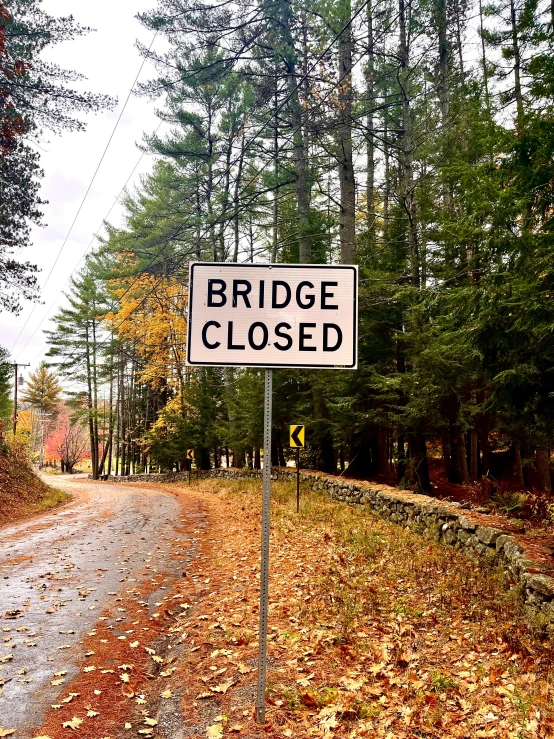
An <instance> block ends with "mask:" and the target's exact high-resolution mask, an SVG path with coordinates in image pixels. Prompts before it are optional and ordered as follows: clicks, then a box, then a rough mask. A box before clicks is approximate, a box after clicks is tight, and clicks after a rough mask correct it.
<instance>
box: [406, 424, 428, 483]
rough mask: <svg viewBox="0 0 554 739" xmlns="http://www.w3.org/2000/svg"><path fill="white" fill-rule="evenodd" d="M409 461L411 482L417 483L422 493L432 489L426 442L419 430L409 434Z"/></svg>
mask: <svg viewBox="0 0 554 739" xmlns="http://www.w3.org/2000/svg"><path fill="white" fill-rule="evenodd" d="M409 447H410V462H411V467H410V469H411V478H412V482H413V483H415V484H417V485H418V487H420V488H421V490H422V491H423V492H424V493H430V492H431V490H432V487H431V480H430V479H429V463H428V461H427V444H426V441H425V436H424V434H423V433H422V432H421V431H416V432H415V433H414V434H410V437H409Z"/></svg>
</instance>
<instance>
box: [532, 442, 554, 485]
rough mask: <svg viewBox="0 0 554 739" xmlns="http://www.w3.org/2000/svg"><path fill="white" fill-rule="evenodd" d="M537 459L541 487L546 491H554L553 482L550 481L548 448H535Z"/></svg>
mask: <svg viewBox="0 0 554 739" xmlns="http://www.w3.org/2000/svg"><path fill="white" fill-rule="evenodd" d="M535 459H536V461H537V476H538V478H539V488H540V489H541V490H542V491H544V492H546V493H551V492H552V484H551V482H550V463H549V460H548V449H537V450H535Z"/></svg>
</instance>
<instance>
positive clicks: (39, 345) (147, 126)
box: [0, 0, 161, 374]
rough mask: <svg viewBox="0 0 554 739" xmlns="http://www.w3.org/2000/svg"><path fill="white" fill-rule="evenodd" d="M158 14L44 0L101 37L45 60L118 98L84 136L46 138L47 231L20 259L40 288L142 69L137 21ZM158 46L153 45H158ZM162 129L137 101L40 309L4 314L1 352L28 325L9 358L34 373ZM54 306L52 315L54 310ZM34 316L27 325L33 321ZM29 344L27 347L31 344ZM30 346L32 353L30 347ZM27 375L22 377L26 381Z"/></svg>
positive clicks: (112, 4) (137, 1)
mask: <svg viewBox="0 0 554 739" xmlns="http://www.w3.org/2000/svg"><path fill="white" fill-rule="evenodd" d="M154 6H155V0H95V2H91V3H84V2H79V3H76V2H75V0H43V7H44V9H45V10H46V11H47V12H49V13H51V14H52V15H58V16H59V15H70V14H73V16H74V17H75V19H76V20H77V21H78V22H79V23H81V24H82V25H85V26H90V27H92V28H94V29H96V31H95V32H94V33H91V34H90V35H88V36H86V37H82V38H78V39H77V40H75V41H71V42H67V43H63V44H60V45H59V46H56V47H53V48H52V49H51V50H50V51H49V55H48V58H49V59H51V60H52V61H56V62H57V63H58V64H60V65H62V66H64V67H66V68H69V69H74V70H77V71H79V72H82V73H83V74H84V75H85V76H86V77H87V82H86V86H87V89H89V90H90V91H93V92H102V93H107V94H110V95H112V96H114V97H117V98H118V105H117V107H116V109H115V110H114V111H112V112H101V113H98V114H96V115H92V116H88V117H87V121H88V125H87V130H86V131H85V132H84V133H64V134H62V135H61V136H53V135H48V136H47V140H46V141H45V142H44V143H42V144H41V146H42V148H43V149H44V150H45V151H41V165H42V168H43V169H44V179H43V181H42V192H41V196H42V198H43V199H45V200H48V201H49V203H48V205H46V206H44V216H45V217H44V222H45V224H46V227H45V228H40V229H35V230H34V232H33V246H32V248H30V249H28V250H26V251H25V252H23V253H22V254H21V259H23V260H28V261H30V262H32V263H35V264H37V265H38V266H39V267H40V268H41V270H42V272H41V273H40V274H39V277H38V279H39V282H40V284H41V287H42V286H43V285H44V282H45V281H46V278H47V276H48V273H49V272H50V270H51V268H52V265H53V264H54V261H55V259H56V256H57V254H58V252H59V250H60V248H61V246H62V244H63V241H64V239H65V237H66V236H67V233H68V231H69V228H70V226H71V223H72V221H73V219H74V218H75V214H76V213H77V210H78V208H79V205H80V203H81V200H82V198H83V196H84V194H85V192H86V189H87V187H88V185H89V182H90V180H91V178H92V176H93V174H94V170H95V169H96V167H97V165H98V162H99V161H100V157H101V156H102V152H103V150H104V148H105V146H106V144H107V142H108V139H109V137H110V134H111V132H112V130H113V127H114V125H115V122H116V120H117V118H118V116H119V113H120V111H121V108H122V106H123V104H124V103H125V99H126V98H127V95H128V93H129V89H130V87H131V85H132V84H133V81H134V79H135V77H136V74H137V72H138V70H139V68H140V65H141V57H140V56H139V53H138V51H137V49H136V48H135V41H136V39H137V38H138V39H140V40H141V41H142V42H143V43H145V44H146V45H149V44H150V42H151V40H152V34H151V33H150V32H149V31H147V29H145V28H143V27H142V26H141V25H140V24H139V22H138V21H137V20H136V19H135V15H136V14H137V13H138V12H140V11H144V10H148V9H150V8H152V7H154ZM159 41H160V42H161V39H156V44H157V42H159ZM152 76H153V69H152V67H151V66H150V65H148V64H146V65H145V66H144V68H143V71H142V74H141V77H140V80H141V81H142V80H145V79H148V78H149V77H152ZM158 123H159V121H158V119H157V118H156V116H155V106H154V105H153V104H152V102H150V101H148V100H145V99H144V98H137V97H135V96H133V97H132V98H131V100H130V101H129V103H128V104H127V107H126V109H125V112H124V114H123V118H122V119H121V122H120V124H119V126H118V128H117V131H116V133H115V136H114V138H113V140H112V142H111V144H110V147H109V149H108V152H107V154H106V157H105V159H104V162H103V163H102V166H101V168H100V170H99V172H98V175H97V177H96V179H95V181H94V184H93V186H92V189H91V191H90V193H89V195H88V196H87V199H86V201H85V204H84V206H83V209H82V210H81V213H80V215H79V218H78V219H77V222H76V223H75V226H74V227H73V230H72V232H71V235H70V237H69V239H68V241H67V243H66V245H65V247H64V249H63V252H62V254H61V257H60V259H59V261H58V263H57V265H56V268H55V270H54V272H53V273H52V276H51V277H50V280H49V281H48V284H47V285H46V287H45V289H44V291H43V295H42V298H41V301H43V302H44V304H43V305H37V306H35V308H34V311H33V313H32V315H30V314H31V310H32V305H31V304H30V303H25V306H24V309H23V310H22V312H21V313H20V314H19V316H13V315H10V314H9V313H0V344H1V345H2V346H4V347H6V348H7V349H8V350H11V349H12V346H13V344H14V342H15V340H16V337H17V335H18V334H19V332H20V330H21V328H22V326H23V325H24V323H25V321H26V320H27V319H29V320H28V323H27V326H26V328H25V330H24V332H23V333H22V335H21V337H20V338H19V340H18V342H17V344H16V345H15V346H14V348H13V352H12V357H13V358H15V359H16V360H17V361H18V362H24V363H27V362H31V363H32V367H31V368H30V369H33V367H36V365H37V364H38V363H39V362H40V361H41V359H42V358H43V356H44V352H45V351H46V344H45V340H44V334H43V329H44V328H51V327H52V324H51V323H50V321H49V320H48V319H47V320H45V322H44V323H43V324H42V326H41V327H40V328H39V329H38V330H37V327H38V325H39V324H40V322H41V320H42V319H43V318H44V317H45V315H46V314H47V313H48V316H53V315H55V313H56V310H57V308H58V307H59V306H60V305H61V304H62V303H63V301H64V298H63V295H62V291H63V289H64V284H65V282H66V280H67V279H68V277H69V276H70V275H71V273H72V271H73V269H74V268H75V266H76V265H77V263H78V262H79V259H80V258H81V256H82V255H83V253H84V252H85V251H86V249H87V247H88V246H89V244H90V241H91V238H92V237H93V234H95V233H97V232H98V229H99V226H100V225H101V223H102V220H103V218H104V217H105V216H106V214H107V213H108V211H109V210H110V208H111V207H112V205H113V203H114V200H115V198H116V196H117V195H118V193H119V191H120V190H121V187H122V186H123V184H124V183H125V181H126V180H127V178H128V176H129V174H130V173H131V171H132V169H133V167H134V166H135V164H136V163H137V161H138V159H139V157H140V155H141V152H140V151H139V149H138V148H137V142H140V141H141V139H142V133H143V131H147V132H152V131H153V130H154V129H155V128H156V127H157V125H158ZM152 163H153V162H152V158H151V157H150V156H145V157H144V158H143V159H142V161H141V163H140V166H139V168H138V169H137V170H136V172H135V174H134V176H133V178H132V180H131V182H130V186H132V184H133V182H134V183H135V184H138V182H139V178H140V174H141V173H144V172H146V171H148V170H149V169H150V168H151V166H152ZM109 220H110V221H111V222H112V223H114V224H116V225H119V224H120V223H121V207H120V206H119V204H117V205H116V207H114V209H113V210H112V212H111V214H110V218H109ZM54 300H55V305H54V307H53V308H52V309H51V310H49V308H50V305H51V304H52V302H53V301H54ZM29 316H30V318H29ZM27 342H28V344H27ZM25 344H27V346H25ZM28 371H29V370H25V371H24V374H26V373H28Z"/></svg>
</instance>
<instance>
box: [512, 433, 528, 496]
mask: <svg viewBox="0 0 554 739" xmlns="http://www.w3.org/2000/svg"><path fill="white" fill-rule="evenodd" d="M513 448H514V458H515V470H514V471H515V475H516V482H517V484H518V486H519V487H520V488H521V489H523V488H524V487H525V480H524V478H523V463H522V461H521V444H520V442H519V439H514V442H513Z"/></svg>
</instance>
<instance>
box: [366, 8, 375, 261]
mask: <svg viewBox="0 0 554 739" xmlns="http://www.w3.org/2000/svg"><path fill="white" fill-rule="evenodd" d="M373 43H374V41H373V5H372V1H371V0H369V2H368V5H367V70H366V96H367V123H366V125H367V133H366V161H367V181H366V205H367V235H368V246H369V247H370V248H372V247H373V246H374V245H375V145H374V143H373V106H374V105H375V90H374V86H375V85H374V83H375V79H374V77H375V50H374V48H373Z"/></svg>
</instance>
